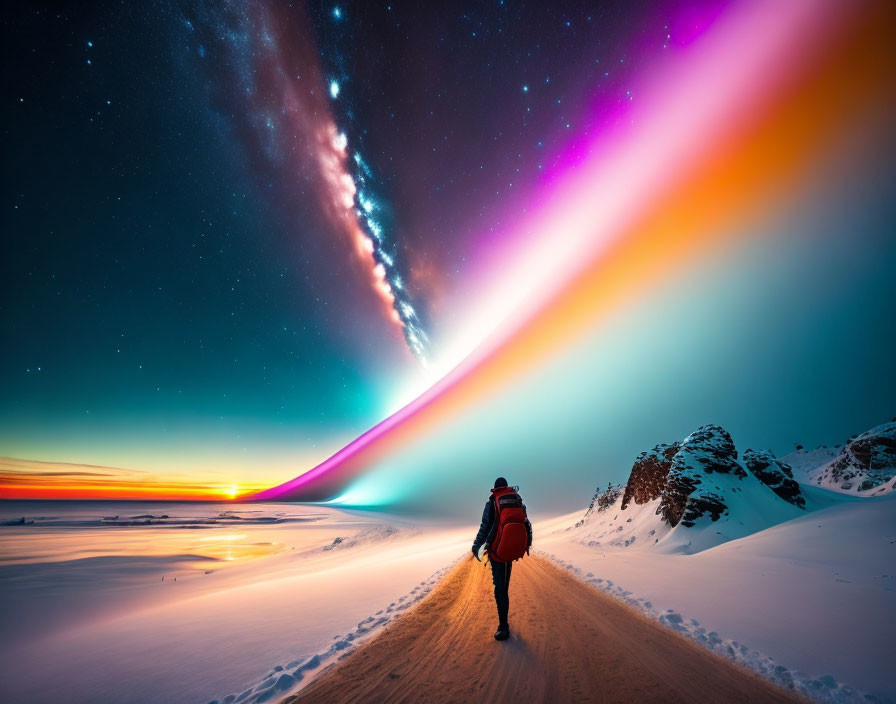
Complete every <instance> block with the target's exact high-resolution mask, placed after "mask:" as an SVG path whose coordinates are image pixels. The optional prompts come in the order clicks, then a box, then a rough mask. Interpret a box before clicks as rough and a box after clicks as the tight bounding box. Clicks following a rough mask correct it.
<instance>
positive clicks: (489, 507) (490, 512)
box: [473, 489, 532, 555]
mask: <svg viewBox="0 0 896 704" xmlns="http://www.w3.org/2000/svg"><path fill="white" fill-rule="evenodd" d="M497 527H498V522H497V521H496V520H495V494H494V489H492V495H491V496H489V497H488V501H486V502H485V508H484V509H483V510H482V521H481V523H480V524H479V532H478V533H476V539H475V540H474V541H473V554H474V555H475V554H476V553H478V552H479V548H481V547H482V544H483V543H491V542H492V538H493V537H494V534H495V529H496V528H497ZM526 533H528V535H529V547H532V524H531V523H529V519H528V518H527V519H526Z"/></svg>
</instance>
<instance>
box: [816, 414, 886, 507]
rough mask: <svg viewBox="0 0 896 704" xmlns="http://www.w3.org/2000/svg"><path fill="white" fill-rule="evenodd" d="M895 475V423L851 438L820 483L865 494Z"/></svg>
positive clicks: (826, 470) (880, 426) (825, 472)
mask: <svg viewBox="0 0 896 704" xmlns="http://www.w3.org/2000/svg"><path fill="white" fill-rule="evenodd" d="M894 474H896V423H884V424H883V425H879V426H877V427H876V428H872V429H871V430H866V431H865V432H864V433H860V434H859V435H856V436H855V437H853V438H850V440H849V441H848V442H847V443H846V444H845V445H844V446H843V450H842V451H841V452H840V455H839V456H837V457H836V458H835V459H834V460H833V461H832V462H831V463H830V465H828V467H827V469H825V471H824V475H823V477H822V478H821V479H822V480H821V481H819V483H820V484H824V483H831V484H834V485H836V486H837V487H839V488H840V489H842V490H844V491H861V492H867V491H871V490H872V489H875V488H876V487H879V486H880V485H882V484H885V483H887V482H889V481H890V480H891V479H892V478H893V475H894Z"/></svg>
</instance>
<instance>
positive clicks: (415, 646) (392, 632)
mask: <svg viewBox="0 0 896 704" xmlns="http://www.w3.org/2000/svg"><path fill="white" fill-rule="evenodd" d="M496 625H497V615H496V611H495V602H494V598H493V597H492V585H491V570H489V569H488V567H485V566H483V565H481V564H479V563H478V562H476V561H475V560H473V559H472V557H470V559H469V560H464V561H463V562H462V563H461V564H460V565H458V566H457V568H456V569H455V570H454V571H453V572H451V574H449V575H448V577H446V578H445V580H444V582H442V584H440V585H439V586H438V588H437V589H435V590H434V591H433V593H432V594H431V595H430V596H429V597H428V598H427V599H425V600H424V601H422V602H421V603H420V605H419V606H418V607H417V608H416V609H414V610H413V611H411V612H410V613H408V614H406V615H405V616H403V617H401V618H400V619H398V621H396V622H395V623H394V624H393V625H391V626H389V627H388V628H386V630H384V631H383V632H382V633H381V634H380V635H379V636H377V637H376V638H375V639H374V640H372V641H370V642H369V643H367V644H366V645H364V646H362V647H361V648H359V649H358V650H357V651H356V652H355V653H353V654H352V655H350V656H349V657H348V658H346V659H345V660H343V661H342V662H341V663H339V664H338V665H336V666H335V667H334V668H333V669H331V670H329V671H326V672H324V673H323V674H322V675H321V676H320V677H319V679H317V680H315V681H313V682H311V683H310V684H309V685H308V686H307V687H306V688H305V689H303V690H302V691H300V692H299V693H298V694H297V695H295V696H293V697H290V698H289V699H287V700H286V702H289V703H290V704H293V703H298V702H317V703H320V702H339V703H341V704H345V703H348V702H701V703H705V702H719V703H720V704H721V703H722V702H724V703H725V704H734V703H736V702H794V701H798V700H797V699H796V697H794V696H792V695H790V694H789V693H785V692H784V691H782V690H780V689H777V688H776V687H774V686H773V685H772V684H770V683H768V682H766V681H765V680H762V679H760V678H759V677H757V676H755V675H753V674H751V673H749V672H747V671H745V670H743V669H741V668H739V667H737V666H736V665H734V664H732V663H731V662H729V661H727V660H725V659H724V658H721V657H719V656H716V655H713V654H712V653H709V652H708V651H706V650H704V649H703V648H701V647H699V646H697V645H695V644H694V643H692V642H690V641H688V640H686V639H684V638H682V637H681V636H679V635H677V634H675V633H673V632H671V631H669V630H668V629H665V628H663V627H662V626H660V625H659V624H657V623H655V622H653V621H650V620H648V619H647V618H645V617H642V616H641V615H639V614H637V613H635V612H634V611H632V610H631V609H629V608H627V607H625V606H623V605H622V604H620V603H618V602H616V601H614V600H613V599H612V598H610V597H609V596H606V595H605V594H602V593H600V592H598V591H597V590H595V589H593V588H591V587H589V586H587V585H585V584H583V583H582V582H580V581H578V580H576V579H575V578H573V577H571V576H569V575H568V574H566V573H565V572H563V571H561V570H559V569H558V568H556V567H554V566H553V565H552V564H550V563H549V562H547V561H546V560H543V559H540V558H536V557H529V558H525V559H524V560H522V561H521V562H518V563H516V564H515V565H514V568H513V576H512V578H511V582H510V627H511V632H512V636H511V639H510V640H509V641H506V642H503V643H500V642H497V641H495V640H494V639H493V638H492V634H493V633H494V631H495V627H496Z"/></svg>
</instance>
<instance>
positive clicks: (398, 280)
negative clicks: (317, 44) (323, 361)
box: [322, 6, 428, 364]
mask: <svg viewBox="0 0 896 704" xmlns="http://www.w3.org/2000/svg"><path fill="white" fill-rule="evenodd" d="M324 21H325V24H324V27H323V30H324V31H323V32H322V35H323V37H324V49H325V51H324V55H325V57H327V58H328V59H329V61H328V63H329V65H328V66H327V67H326V69H327V71H328V73H329V76H328V78H327V91H328V94H329V96H330V99H331V101H332V103H333V109H334V112H335V113H336V114H337V115H339V119H340V121H343V122H345V123H346V124H348V125H349V126H350V129H351V131H352V138H351V143H350V142H349V137H348V136H347V132H345V131H342V132H339V133H338V134H337V135H336V136H335V141H334V144H335V146H336V148H337V149H338V150H339V151H340V152H342V153H344V154H348V155H350V158H349V159H348V161H347V164H346V165H345V166H344V167H343V168H347V172H348V174H349V177H348V179H346V180H345V184H346V187H347V189H348V190H347V192H346V196H347V195H348V193H349V192H350V193H351V196H352V202H351V206H350V207H351V208H352V209H353V211H354V214H355V216H356V217H357V224H358V227H359V228H360V232H359V233H357V237H358V241H359V242H360V243H361V246H362V248H364V249H366V250H367V251H368V252H369V253H370V254H371V255H372V256H373V258H374V260H375V262H376V263H375V265H374V272H375V275H376V283H377V287H378V289H379V290H381V292H382V293H383V295H385V296H386V297H387V298H390V299H391V301H392V304H393V306H394V311H395V315H396V316H397V318H398V320H399V321H400V322H401V325H402V328H403V329H404V336H405V340H406V341H407V343H408V347H410V348H411V350H412V351H413V353H414V354H415V355H416V357H417V358H418V359H419V360H420V361H421V363H423V364H426V352H427V343H428V338H427V335H426V333H425V332H424V330H423V326H422V321H421V318H420V316H419V314H418V312H417V309H416V308H415V306H414V302H413V301H412V300H411V296H410V295H409V293H408V291H407V286H406V283H405V281H404V279H403V278H402V276H401V265H400V261H399V256H400V255H399V253H398V251H397V249H396V247H395V245H394V243H391V242H390V241H389V233H388V231H387V226H386V219H387V210H386V208H385V204H384V200H385V199H384V198H382V197H381V196H380V194H379V193H378V189H377V179H376V176H375V172H374V170H373V167H372V165H371V164H370V162H368V161H367V160H366V159H365V157H364V155H363V153H362V151H363V138H362V135H363V130H362V129H359V128H358V125H356V124H355V120H354V119H353V117H354V111H353V110H352V103H351V100H352V95H351V90H350V87H351V66H350V65H349V63H348V61H347V60H346V58H345V53H344V51H343V48H342V47H343V46H344V45H346V44H348V43H350V42H351V41H352V36H351V31H350V29H349V27H348V26H347V24H346V22H345V13H344V10H343V9H342V8H340V7H338V6H336V7H334V8H332V10H331V11H330V12H329V13H328V14H327V16H326V17H325V18H324ZM346 205H348V198H346Z"/></svg>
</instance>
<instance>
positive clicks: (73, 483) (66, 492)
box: [0, 457, 267, 501]
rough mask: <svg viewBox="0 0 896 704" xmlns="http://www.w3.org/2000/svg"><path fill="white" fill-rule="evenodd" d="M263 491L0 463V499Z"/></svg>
mask: <svg viewBox="0 0 896 704" xmlns="http://www.w3.org/2000/svg"><path fill="white" fill-rule="evenodd" d="M265 486H267V485H266V484H263V483H253V482H248V483H247V482H234V481H232V480H230V481H226V480H223V479H222V480H218V481H210V482H208V483H202V482H198V481H196V480H190V479H180V478H179V476H177V475H170V474H161V473H153V472H150V471H147V470H136V469H123V468H120V467H108V466H103V465H88V464H72V463H65V462H44V461H39V460H23V459H17V458H12V457H2V458H0V499H45V500H54V499H82V500H83V499H120V500H148V501H232V500H238V499H240V498H241V497H243V496H244V495H246V494H249V493H252V492H254V491H257V490H258V489H261V488H264V487H265Z"/></svg>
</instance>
